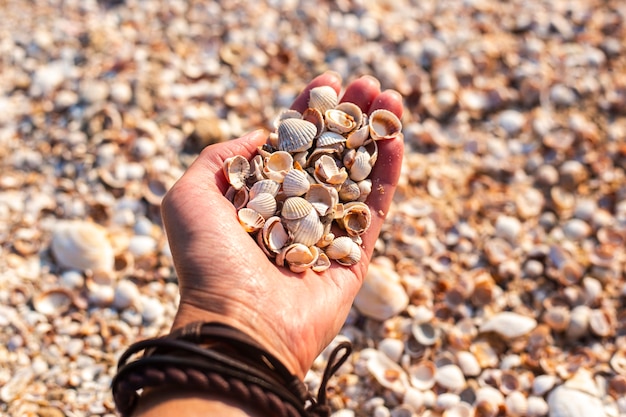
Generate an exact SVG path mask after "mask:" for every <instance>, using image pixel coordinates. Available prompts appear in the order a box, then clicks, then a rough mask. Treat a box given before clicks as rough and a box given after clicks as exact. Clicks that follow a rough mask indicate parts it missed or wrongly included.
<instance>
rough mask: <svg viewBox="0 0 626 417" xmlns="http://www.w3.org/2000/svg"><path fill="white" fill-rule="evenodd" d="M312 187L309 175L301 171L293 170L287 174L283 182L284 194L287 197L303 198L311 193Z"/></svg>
mask: <svg viewBox="0 0 626 417" xmlns="http://www.w3.org/2000/svg"><path fill="white" fill-rule="evenodd" d="M310 187H311V182H310V181H309V174H307V173H306V172H305V171H300V170H299V169H292V170H290V171H289V172H287V175H285V179H284V180H283V193H285V195H286V196H287V197H294V196H301V195H303V194H305V193H306V192H307V191H309V188H310Z"/></svg>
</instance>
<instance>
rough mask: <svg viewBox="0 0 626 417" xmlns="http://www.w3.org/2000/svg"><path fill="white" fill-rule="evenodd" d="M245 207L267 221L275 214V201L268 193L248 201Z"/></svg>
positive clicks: (260, 194)
mask: <svg viewBox="0 0 626 417" xmlns="http://www.w3.org/2000/svg"><path fill="white" fill-rule="evenodd" d="M246 207H247V208H249V209H252V210H254V211H256V212H257V213H259V214H260V215H261V216H263V218H264V219H268V218H270V217H272V216H273V215H274V214H275V213H276V199H275V198H274V196H273V195H271V194H270V193H259V194H257V195H256V196H255V197H254V198H253V199H251V200H250V201H248V204H247V205H246Z"/></svg>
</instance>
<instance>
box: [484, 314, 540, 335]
mask: <svg viewBox="0 0 626 417" xmlns="http://www.w3.org/2000/svg"><path fill="white" fill-rule="evenodd" d="M536 326H537V321H536V320H535V319H533V318H531V317H527V316H522V315H521V314H517V313H513V312H509V311H504V312H501V313H498V314H496V315H495V316H493V317H491V318H490V319H488V320H487V321H486V322H485V323H483V324H482V326H480V329H479V331H480V332H481V333H485V332H495V333H497V334H499V335H500V336H502V337H504V338H505V339H513V338H516V337H520V336H523V335H525V334H527V333H529V332H530V331H531V330H532V329H534V328H535V327H536Z"/></svg>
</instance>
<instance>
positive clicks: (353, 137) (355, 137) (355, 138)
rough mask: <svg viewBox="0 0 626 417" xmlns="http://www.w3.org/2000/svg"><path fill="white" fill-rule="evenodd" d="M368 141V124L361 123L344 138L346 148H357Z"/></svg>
mask: <svg viewBox="0 0 626 417" xmlns="http://www.w3.org/2000/svg"><path fill="white" fill-rule="evenodd" d="M368 141H370V128H369V125H363V126H361V127H360V128H358V129H356V130H355V131H353V132H351V133H350V134H349V135H348V137H347V138H346V141H345V142H346V148H348V149H358V148H359V147H360V146H363V145H365V144H367V143H368Z"/></svg>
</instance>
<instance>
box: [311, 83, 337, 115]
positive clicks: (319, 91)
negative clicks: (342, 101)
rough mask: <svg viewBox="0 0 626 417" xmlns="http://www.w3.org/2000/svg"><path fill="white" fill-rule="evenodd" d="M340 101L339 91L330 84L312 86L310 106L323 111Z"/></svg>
mask: <svg viewBox="0 0 626 417" xmlns="http://www.w3.org/2000/svg"><path fill="white" fill-rule="evenodd" d="M338 101H339V97H338V96H337V92H336V91H335V89H334V88H332V87H330V86H328V85H324V86H320V87H315V88H312V89H311V91H310V92H309V107H310V108H313V109H317V110H319V111H320V112H322V113H324V112H325V111H326V110H329V109H332V108H334V107H335V106H336V105H337V103H338Z"/></svg>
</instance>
